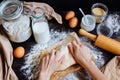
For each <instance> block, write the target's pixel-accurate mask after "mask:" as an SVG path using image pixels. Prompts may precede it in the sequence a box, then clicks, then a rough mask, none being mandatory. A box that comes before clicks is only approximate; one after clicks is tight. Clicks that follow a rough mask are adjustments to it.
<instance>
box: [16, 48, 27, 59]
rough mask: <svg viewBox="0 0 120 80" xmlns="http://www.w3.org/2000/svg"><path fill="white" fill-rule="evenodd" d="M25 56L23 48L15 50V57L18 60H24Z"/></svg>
mask: <svg viewBox="0 0 120 80" xmlns="http://www.w3.org/2000/svg"><path fill="white" fill-rule="evenodd" d="M24 54H25V49H24V47H22V46H19V47H17V48H16V49H15V50H14V56H15V57H16V58H22V57H23V56H24Z"/></svg>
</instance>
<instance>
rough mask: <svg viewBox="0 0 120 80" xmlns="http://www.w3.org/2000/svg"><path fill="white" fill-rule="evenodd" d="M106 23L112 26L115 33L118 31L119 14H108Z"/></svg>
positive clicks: (119, 24) (119, 28) (119, 27)
mask: <svg viewBox="0 0 120 80" xmlns="http://www.w3.org/2000/svg"><path fill="white" fill-rule="evenodd" d="M106 23H107V25H109V26H111V27H112V28H113V31H114V32H115V33H116V32H119V31H120V16H119V15H118V14H117V13H116V14H110V15H108V17H107V19H106Z"/></svg>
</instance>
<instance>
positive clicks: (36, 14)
mask: <svg viewBox="0 0 120 80" xmlns="http://www.w3.org/2000/svg"><path fill="white" fill-rule="evenodd" d="M32 30H33V35H34V38H35V41H36V42H37V43H39V44H44V43H47V42H48V41H49V39H50V33H49V25H48V22H47V19H46V17H45V11H44V10H43V9H42V8H40V7H37V8H35V9H34V10H33V12H32Z"/></svg>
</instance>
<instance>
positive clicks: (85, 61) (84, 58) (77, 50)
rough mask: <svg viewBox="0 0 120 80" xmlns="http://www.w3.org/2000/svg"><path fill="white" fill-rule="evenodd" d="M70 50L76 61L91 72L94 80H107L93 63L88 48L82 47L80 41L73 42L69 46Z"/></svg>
mask: <svg viewBox="0 0 120 80" xmlns="http://www.w3.org/2000/svg"><path fill="white" fill-rule="evenodd" d="M68 48H69V51H70V52H71V54H72V56H73V57H74V58H75V60H76V61H77V62H78V63H79V64H80V65H81V66H82V67H83V68H85V69H86V70H87V71H88V72H89V74H90V75H91V76H92V78H93V79H94V80H107V78H106V76H105V75H104V74H103V73H102V72H101V71H100V70H99V68H98V67H97V65H96V64H95V63H94V62H93V61H92V58H91V55H90V50H89V48H88V47H86V46H84V45H82V44H81V43H80V41H73V42H72V43H71V44H69V45H68Z"/></svg>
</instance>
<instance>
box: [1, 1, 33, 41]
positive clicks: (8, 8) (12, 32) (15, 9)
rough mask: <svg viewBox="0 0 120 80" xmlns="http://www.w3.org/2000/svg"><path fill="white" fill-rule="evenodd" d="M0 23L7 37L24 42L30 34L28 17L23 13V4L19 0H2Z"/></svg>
mask: <svg viewBox="0 0 120 80" xmlns="http://www.w3.org/2000/svg"><path fill="white" fill-rule="evenodd" d="M0 16H1V18H2V25H3V28H4V30H5V32H6V33H7V34H8V36H9V39H10V40H11V41H13V42H17V43H19V42H24V41H26V40H27V39H29V37H30V36H31V34H32V31H31V27H30V18H29V17H28V16H27V15H24V14H23V4H22V3H21V2H20V1H19V0H3V1H2V2H1V4H0Z"/></svg>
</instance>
